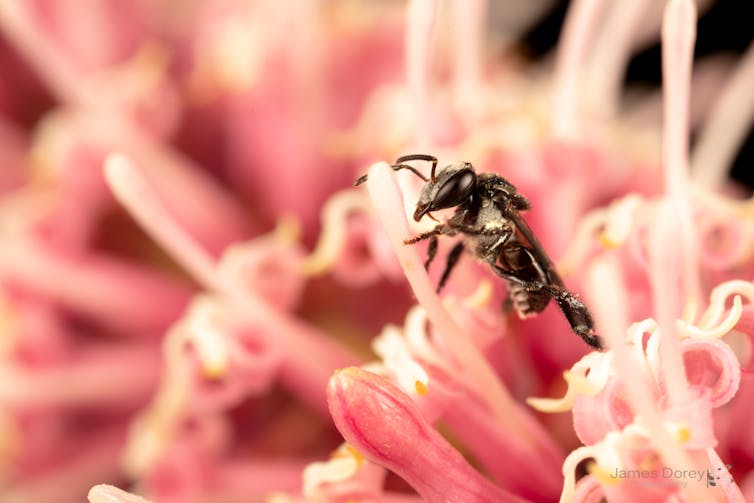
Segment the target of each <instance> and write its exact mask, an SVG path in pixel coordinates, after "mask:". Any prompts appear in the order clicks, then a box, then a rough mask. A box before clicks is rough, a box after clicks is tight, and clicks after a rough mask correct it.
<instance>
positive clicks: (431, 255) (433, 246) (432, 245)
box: [424, 236, 437, 271]
mask: <svg viewBox="0 0 754 503" xmlns="http://www.w3.org/2000/svg"><path fill="white" fill-rule="evenodd" d="M435 255H437V236H432V237H431V238H429V247H428V248H427V260H426V261H425V262H424V270H425V271H429V264H431V263H432V261H433V260H434V259H435Z"/></svg>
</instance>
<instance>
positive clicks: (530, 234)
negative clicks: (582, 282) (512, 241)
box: [500, 208, 565, 288]
mask: <svg viewBox="0 0 754 503" xmlns="http://www.w3.org/2000/svg"><path fill="white" fill-rule="evenodd" d="M500 210H501V211H502V212H503V215H505V218H507V219H508V220H510V221H511V222H513V224H514V225H515V226H516V229H517V230H518V233H519V234H520V235H521V236H523V238H524V239H525V240H526V241H527V243H528V244H529V251H531V253H532V255H533V256H534V258H535V259H536V261H537V263H538V264H539V266H540V267H541V268H542V270H543V271H545V272H546V274H547V276H548V278H549V279H550V283H551V284H553V285H557V286H559V287H561V288H565V285H564V283H563V280H562V279H561V278H560V276H559V275H558V272H557V271H556V270H555V265H554V264H553V263H552V260H550V257H549V256H548V255H547V252H545V249H544V247H543V246H542V243H540V242H539V240H538V239H537V236H536V235H535V234H534V231H532V230H531V227H529V224H527V223H526V220H524V218H523V217H522V216H521V214H520V213H519V212H518V211H516V210H511V209H507V208H500Z"/></svg>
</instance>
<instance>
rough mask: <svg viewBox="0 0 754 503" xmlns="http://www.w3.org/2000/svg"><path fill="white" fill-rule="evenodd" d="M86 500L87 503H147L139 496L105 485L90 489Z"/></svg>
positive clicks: (147, 502)
mask: <svg viewBox="0 0 754 503" xmlns="http://www.w3.org/2000/svg"><path fill="white" fill-rule="evenodd" d="M88 499H89V503H149V501H148V500H145V499H144V498H142V497H141V496H136V495H135V494H131V493H129V492H126V491H124V490H123V489H119V488H117V487H115V486H111V485H107V484H100V485H97V486H94V487H92V489H91V490H90V491H89V496H88Z"/></svg>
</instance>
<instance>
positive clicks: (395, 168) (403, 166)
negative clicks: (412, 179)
mask: <svg viewBox="0 0 754 503" xmlns="http://www.w3.org/2000/svg"><path fill="white" fill-rule="evenodd" d="M390 168H392V170H393V171H400V170H402V169H407V170H409V171H411V172H412V173H413V174H415V175H416V176H418V177H419V178H421V179H422V180H424V181H425V182H428V181H429V180H428V179H427V177H426V176H424V175H422V173H421V171H419V170H418V169H416V168H415V167H413V166H409V165H408V164H393V165H392V166H390ZM433 174H434V171H433Z"/></svg>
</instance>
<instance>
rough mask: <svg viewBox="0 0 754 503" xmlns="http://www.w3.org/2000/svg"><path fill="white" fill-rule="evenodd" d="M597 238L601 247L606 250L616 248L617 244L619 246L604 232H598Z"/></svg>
mask: <svg viewBox="0 0 754 503" xmlns="http://www.w3.org/2000/svg"><path fill="white" fill-rule="evenodd" d="M597 239H598V240H599V242H600V244H601V245H602V247H603V248H605V249H607V250H614V249H615V248H618V246H620V243H618V242H616V241H613V240H612V239H610V238H609V237H608V235H607V233H606V232H600V233H599V236H597Z"/></svg>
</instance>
